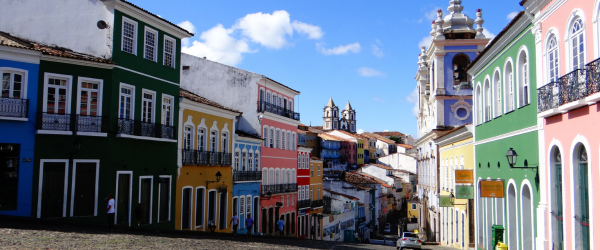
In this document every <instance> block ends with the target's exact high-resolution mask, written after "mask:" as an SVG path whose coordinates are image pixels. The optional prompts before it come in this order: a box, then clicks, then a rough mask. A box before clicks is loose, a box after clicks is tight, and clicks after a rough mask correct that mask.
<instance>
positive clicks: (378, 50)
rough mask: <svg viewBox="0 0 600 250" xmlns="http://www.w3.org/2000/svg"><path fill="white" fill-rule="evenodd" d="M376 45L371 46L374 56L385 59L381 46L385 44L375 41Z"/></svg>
mask: <svg viewBox="0 0 600 250" xmlns="http://www.w3.org/2000/svg"><path fill="white" fill-rule="evenodd" d="M375 43H376V44H371V48H372V49H373V55H375V56H376V57H379V58H381V57H383V49H382V48H380V47H379V46H382V47H383V44H382V43H381V42H380V41H379V39H375ZM378 45H379V46H378Z"/></svg>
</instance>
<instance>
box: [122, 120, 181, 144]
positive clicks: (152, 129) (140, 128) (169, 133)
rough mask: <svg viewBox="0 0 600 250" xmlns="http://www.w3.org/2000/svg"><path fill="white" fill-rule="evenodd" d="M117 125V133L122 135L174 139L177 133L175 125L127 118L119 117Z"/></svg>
mask: <svg viewBox="0 0 600 250" xmlns="http://www.w3.org/2000/svg"><path fill="white" fill-rule="evenodd" d="M117 125H118V132H117V133H118V134H119V136H120V137H132V138H135V137H141V138H153V139H158V140H167V141H173V140H174V136H173V135H174V134H175V128H174V127H173V126H169V125H164V124H160V123H148V122H142V121H135V120H130V119H126V118H119V120H118V123H117Z"/></svg>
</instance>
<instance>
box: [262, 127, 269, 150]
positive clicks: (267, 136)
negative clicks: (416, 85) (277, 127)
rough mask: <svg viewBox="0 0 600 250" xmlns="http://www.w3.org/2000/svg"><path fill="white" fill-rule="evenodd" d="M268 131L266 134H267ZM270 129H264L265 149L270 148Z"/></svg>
mask: <svg viewBox="0 0 600 250" xmlns="http://www.w3.org/2000/svg"><path fill="white" fill-rule="evenodd" d="M265 130H266V132H265ZM269 131H270V130H269V127H268V126H264V127H263V131H262V132H263V145H262V146H263V147H268V146H269Z"/></svg>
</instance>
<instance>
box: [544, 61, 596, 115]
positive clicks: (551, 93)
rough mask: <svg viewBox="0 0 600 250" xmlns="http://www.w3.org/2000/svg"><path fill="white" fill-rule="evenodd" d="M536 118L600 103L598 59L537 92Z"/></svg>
mask: <svg viewBox="0 0 600 250" xmlns="http://www.w3.org/2000/svg"><path fill="white" fill-rule="evenodd" d="M537 91H538V116H539V117H550V116H553V115H556V114H559V113H564V112H566V111H568V110H571V109H575V108H578V107H581V106H585V105H589V104H593V103H595V102H597V101H600V58H599V59H596V60H595V61H593V62H591V63H589V64H587V65H586V68H585V69H577V70H574V71H571V72H570V73H568V74H566V75H564V76H562V77H561V78H559V79H558V80H557V81H555V82H551V83H548V84H546V85H544V86H543V87H541V88H539V89H538V90H537Z"/></svg>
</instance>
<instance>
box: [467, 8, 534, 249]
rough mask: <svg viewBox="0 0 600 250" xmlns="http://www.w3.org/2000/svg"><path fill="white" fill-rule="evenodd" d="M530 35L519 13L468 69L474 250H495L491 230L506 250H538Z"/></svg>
mask: <svg viewBox="0 0 600 250" xmlns="http://www.w3.org/2000/svg"><path fill="white" fill-rule="evenodd" d="M532 30H534V26H533V25H532V24H531V20H530V19H529V18H528V17H527V16H526V15H525V14H524V13H523V12H521V13H520V14H519V15H517V16H516V17H515V18H514V19H513V20H512V21H511V22H510V24H508V26H506V27H505V28H504V30H502V32H500V34H499V35H498V36H497V37H496V38H495V39H494V40H493V41H492V42H490V44H489V45H488V46H487V47H486V49H485V50H483V51H482V52H481V54H480V55H479V56H478V57H477V58H476V59H475V60H474V61H473V62H472V63H471V65H470V66H469V67H468V68H467V71H468V73H469V74H470V75H471V76H472V79H473V87H474V95H473V96H474V103H475V108H474V111H473V112H474V113H475V120H474V124H475V126H476V127H475V142H474V145H475V149H474V150H475V172H476V177H475V181H476V197H475V199H476V206H477V208H476V215H477V216H476V221H477V223H476V227H477V230H476V239H477V247H478V249H486V250H487V249H495V246H492V244H493V243H492V240H493V236H494V235H493V234H494V230H492V227H493V226H494V225H501V226H502V228H504V231H503V232H500V233H499V234H500V236H501V237H502V238H503V239H502V241H503V242H504V243H505V244H507V245H508V249H536V246H535V245H536V242H535V238H536V235H537V228H536V224H537V222H536V207H535V206H536V204H538V203H539V190H540V186H539V178H538V175H537V167H538V165H539V163H538V162H539V160H538V159H539V158H538V156H539V149H538V143H539V135H538V133H539V128H540V127H539V126H538V119H537V98H536V81H535V79H536V62H535V60H536V56H535V53H536V41H535V37H534V35H533V32H532ZM511 149H512V150H514V152H516V153H517V154H518V157H517V159H516V162H515V163H514V165H511V164H509V161H508V160H507V152H509V150H511ZM511 152H513V151H511ZM524 167H527V168H524ZM542 233H543V232H542Z"/></svg>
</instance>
